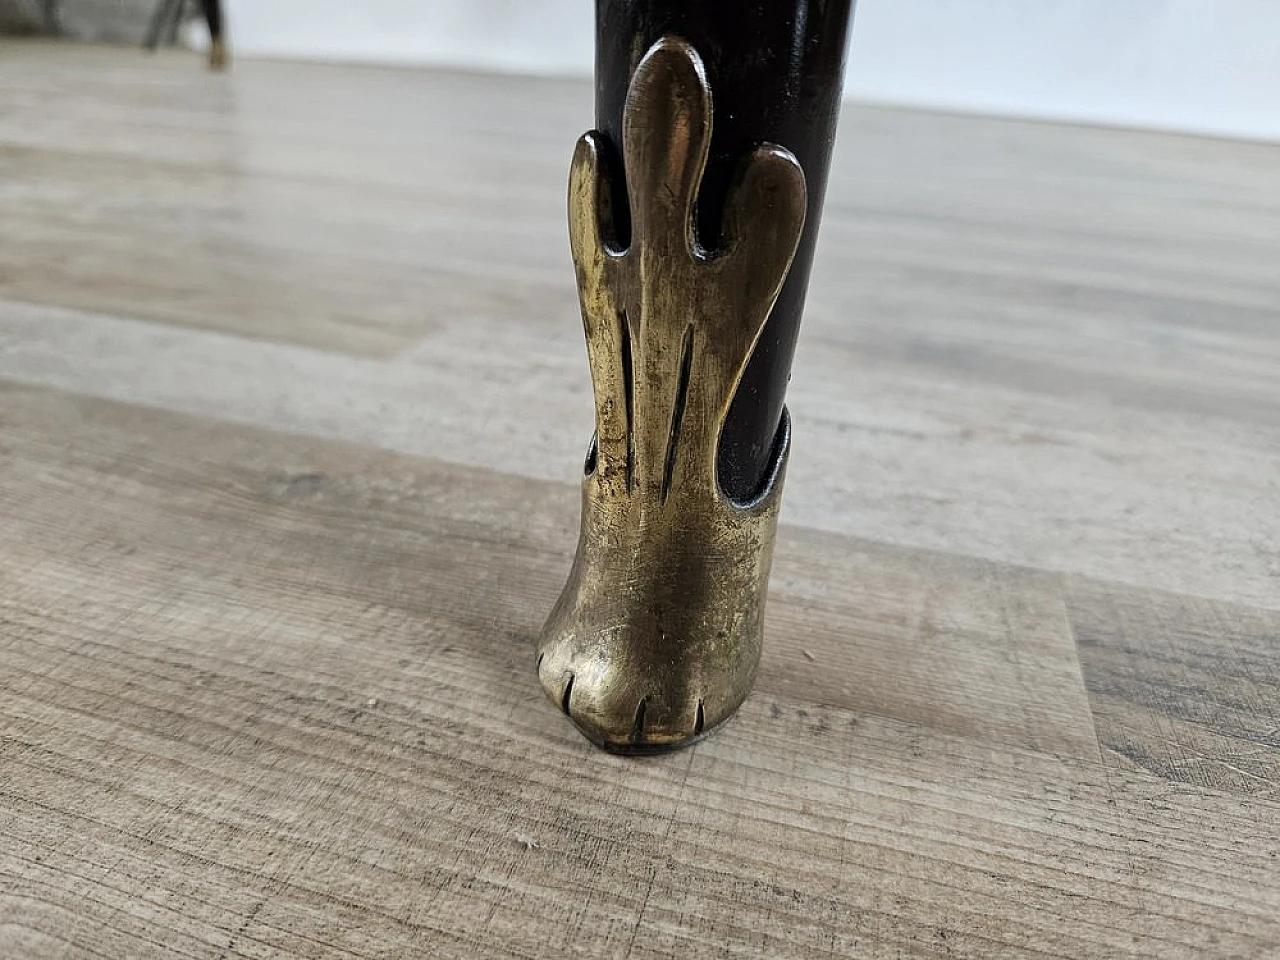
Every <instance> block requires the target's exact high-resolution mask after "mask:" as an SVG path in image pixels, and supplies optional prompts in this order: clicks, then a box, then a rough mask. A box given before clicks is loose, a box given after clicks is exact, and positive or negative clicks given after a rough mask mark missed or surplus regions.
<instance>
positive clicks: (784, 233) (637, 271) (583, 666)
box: [538, 37, 805, 752]
mask: <svg viewBox="0 0 1280 960" xmlns="http://www.w3.org/2000/svg"><path fill="white" fill-rule="evenodd" d="M711 120H712V108H711V91H710V90H709V88H708V85H707V80H706V75H705V72H704V70H703V66H702V62H701V60H700V59H699V57H698V54H697V53H696V52H695V51H694V50H693V48H692V47H691V46H690V45H689V44H688V43H687V42H685V41H684V40H681V39H678V38H674V37H667V38H664V39H662V40H660V41H659V42H658V43H656V44H654V46H653V47H652V48H651V49H650V50H649V52H648V53H647V54H646V55H645V57H644V59H643V60H642V61H641V63H640V65H639V67H638V68H637V69H636V72H635V76H634V77H633V79H632V81H631V86H630V89H629V91H628V97H627V106H626V111H625V113H624V117H623V154H624V162H625V171H626V181H627V182H626V188H627V196H628V200H629V203H630V224H631V230H630V233H631V236H630V238H629V242H627V241H626V240H625V239H624V238H621V237H619V235H618V229H617V227H618V223H619V222H620V221H621V222H625V221H623V220H622V218H617V219H615V217H614V215H613V210H612V204H613V202H614V199H613V198H614V197H615V193H614V191H613V180H614V179H616V177H617V174H616V173H615V172H614V171H612V170H611V167H613V166H614V161H613V158H612V157H611V156H610V155H609V147H608V143H607V141H605V140H604V138H603V137H601V136H600V135H599V134H596V133H588V134H586V135H585V136H583V137H582V139H581V140H580V141H579V142H578V147H577V150H576V152H575V154H574V159H573V166H572V170H571V173H570V182H569V221H570V236H571V244H572V247H573V257H574V262H575V265H576V267H577V273H578V288H579V295H580V299H581V303H582V315H583V323H584V326H585V329H586V337H587V351H588V355H589V359H590V364H591V373H592V380H593V383H594V389H595V405H596V437H595V439H594V441H593V443H592V446H591V452H590V453H589V455H588V457H587V465H586V474H587V475H586V478H585V480H584V483H583V498H582V530H581V536H580V539H579V542H578V553H577V557H576V559H575V560H574V565H573V570H572V572H571V573H570V575H569V580H568V583H567V584H566V585H565V588H564V592H563V593H562V594H561V596H560V600H559V602H558V603H557V604H556V606H555V609H554V610H553V611H552V613H551V616H550V618H549V619H548V621H547V624H546V626H545V627H544V629H543V633H542V636H541V639H540V643H539V650H538V675H539V679H540V680H541V683H542V687H543V689H544V690H545V691H546V693H547V696H548V697H550V698H551V700H552V701H553V702H555V703H556V704H557V705H558V706H559V707H560V708H561V709H562V710H563V711H564V712H565V713H566V714H567V715H568V716H569V718H570V719H571V720H572V721H573V722H574V723H575V724H576V725H577V727H578V728H579V729H580V730H581V731H582V732H583V733H584V734H585V735H586V736H587V737H588V738H589V739H590V740H592V741H593V742H594V743H596V744H598V745H600V746H602V747H605V748H606V749H610V750H615V751H620V752H652V751H655V750H662V749H667V748H671V747H677V746H681V745H683V744H687V743H689V742H691V741H693V740H694V739H696V738H697V737H699V736H700V735H702V734H703V733H706V732H707V731H709V730H711V729H712V728H713V727H715V726H716V725H717V724H719V723H721V722H723V721H724V720H726V719H728V718H729V717H730V716H732V715H733V713H734V712H735V711H736V710H737V708H738V707H739V705H740V704H741V703H742V701H743V700H744V699H745V698H746V696H747V693H748V692H749V691H750V689H751V686H752V683H753V682H754V679H755V674H756V668H757V665H758V663H759V659H760V645H761V633H762V629H761V628H762V620H763V614H764V605H765V594H766V590H767V587H768V578H769V566H770V562H771V560H772V554H773V540H774V531H775V529H776V525H777V514H778V505H779V500H780V497H781V492H782V480H783V473H784V471H785V466H786V460H787V453H788V449H789V440H790V426H789V423H788V420H787V417H786V415H785V413H784V415H783V418H782V422H781V423H780V425H779V428H778V434H777V437H776V440H775V443H774V451H773V457H772V460H771V467H770V469H769V471H768V473H767V475H766V476H765V477H764V478H763V479H762V481H761V483H760V486H759V489H758V490H757V492H756V494H755V495H754V496H753V497H752V498H751V500H750V502H746V503H739V502H734V501H731V500H729V499H728V498H727V497H726V496H725V495H724V492H723V491H722V490H721V488H720V485H719V482H718V480H717V470H716V453H717V447H718V443H719V438H720V432H721V429H722V428H723V425H724V421H725V417H726V416H727V415H728V411H729V405H730V403H731V402H732V400H733V397H734V393H735V391H736V389H737V386H738V382H739V380H740V379H741V376H742V372H743V370H744V368H745V367H746V364H747V361H748V360H749V359H750V357H751V353H752V351H753V350H754V349H755V344H756V341H757V339H758V338H759V335H760V331H761V329H762V328H763V326H764V323H765V320H766V319H767V317H768V315H769V311H770V309H771V308H772V306H773V303H774V301H775V300H776V299H777V296H778V291H779V290H780V289H781V286H782V282H783V280H784V279H785V277H786V274H787V270H788V268H789V267H790V264H791V260H792V257H793V256H794V254H795V249H796V245H797V243H798V241H799V238H800V233H801V230H802V228H803V226H804V214H805V184H804V174H803V172H802V171H801V169H800V166H799V164H798V163H797V162H796V160H795V158H794V157H793V156H792V155H791V154H790V152H788V151H787V150H785V149H783V148H781V147H778V146H775V145H773V144H763V145H761V146H758V147H757V148H756V149H755V150H754V151H752V153H751V154H750V155H749V156H748V157H746V158H745V159H744V161H743V163H742V164H741V166H740V168H739V171H738V175H737V177H736V179H735V181H734V184H733V186H732V188H731V189H730V191H729V194H728V197H727V200H726V203H725V210H724V215H723V225H722V230H721V233H722V239H721V240H720V242H719V243H717V244H715V245H714V247H713V248H711V249H709V248H708V247H706V246H704V245H703V244H702V242H701V240H700V238H699V237H698V236H697V234H696V230H695V227H694V210H695V204H696V199H697V195H698V188H699V184H700V182H701V178H702V173H703V169H704V167H705V165H706V158H707V151H708V148H709V145H710V140H711ZM624 242H626V243H627V245H626V246H625V248H624V247H623V246H622V244H623V243H624Z"/></svg>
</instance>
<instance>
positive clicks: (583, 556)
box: [538, 412, 790, 753]
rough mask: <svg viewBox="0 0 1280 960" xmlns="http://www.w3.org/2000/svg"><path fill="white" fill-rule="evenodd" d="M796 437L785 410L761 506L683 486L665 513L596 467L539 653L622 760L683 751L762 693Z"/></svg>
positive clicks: (590, 731) (584, 722)
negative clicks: (613, 492)
mask: <svg viewBox="0 0 1280 960" xmlns="http://www.w3.org/2000/svg"><path fill="white" fill-rule="evenodd" d="M789 434H790V424H789V422H788V419H787V417H786V414H785V412H784V414H783V420H782V423H781V425H780V427H779V431H778V437H777V440H776V442H775V451H774V457H773V467H772V470H771V472H770V475H769V477H768V478H767V480H766V481H765V483H764V485H763V488H762V490H761V492H760V495H759V496H758V498H757V499H756V500H755V501H754V502H752V503H750V504H741V505H739V504H735V503H732V502H730V501H729V500H727V499H725V498H724V497H723V496H722V495H720V494H719V492H718V491H717V490H712V489H710V488H703V489H687V488H686V489H682V497H681V499H680V500H678V501H677V500H672V499H670V498H668V500H667V503H666V506H667V507H669V508H670V509H668V510H666V511H664V510H663V509H662V506H663V505H662V504H660V503H646V502H645V501H644V500H642V499H638V498H635V497H629V498H614V497H611V496H610V492H609V487H608V484H607V482H605V481H603V480H602V478H601V476H600V472H599V460H598V457H597V458H596V464H595V467H596V469H595V470H594V471H593V472H592V473H591V474H590V475H589V476H588V477H587V479H586V484H585V490H584V494H583V530H582V537H581V540H580V542H579V545H578V554H577V557H576V559H575V561H574V565H573V570H572V572H571V573H570V575H569V581H568V584H567V585H566V587H565V590H564V593H563V594H562V595H561V598H560V602H559V603H558V604H557V605H556V607H555V609H554V610H553V611H552V613H551V617H550V618H549V619H548V621H547V625H546V627H545V628H544V630H543V634H542V642H541V644H540V645H539V650H538V678H539V680H540V681H541V682H542V689H543V690H544V691H545V692H546V694H547V696H548V697H549V698H550V699H551V700H552V702H553V703H556V704H557V705H559V707H560V709H561V710H563V711H564V712H565V714H566V715H568V717H569V719H570V720H572V721H573V722H574V724H575V725H576V726H577V727H578V729H579V730H581V731H582V733H583V734H584V735H585V736H586V737H587V739H589V740H590V741H591V742H593V743H595V744H597V745H598V746H601V747H604V748H605V749H607V750H613V751H616V752H623V753H649V752H656V751H659V750H666V749H671V748H674V747H680V746H684V745H685V744H688V743H691V742H693V741H694V740H696V739H697V738H698V737H700V736H702V734H704V733H706V732H708V731H709V730H711V729H712V728H714V727H716V726H717V725H718V724H720V723H722V722H724V721H725V720H727V719H729V717H731V716H732V715H733V714H734V712H735V711H736V710H737V709H738V707H739V706H740V705H741V704H742V701H743V700H744V699H745V698H746V696H747V694H748V693H749V692H750V690H751V686H752V684H753V682H754V681H755V675H756V667H757V666H758V664H759V662H760V647H761V637H762V627H763V617H764V606H765V594H766V591H767V589H768V583H769V566H770V562H771V560H772V557H773V539H774V532H775V530H776V528H777V520H778V505H779V500H780V498H781V493H782V479H783V472H784V470H785V469H786V460H787V453H788V450H789V446H790V435H789ZM704 494H705V495H704Z"/></svg>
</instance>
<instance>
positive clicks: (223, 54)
mask: <svg viewBox="0 0 1280 960" xmlns="http://www.w3.org/2000/svg"><path fill="white" fill-rule="evenodd" d="M229 62H230V57H228V56H227V45H226V44H225V43H224V42H223V41H221V40H214V41H213V42H212V43H210V44H209V69H210V70H225V69H227V65H228V63H229Z"/></svg>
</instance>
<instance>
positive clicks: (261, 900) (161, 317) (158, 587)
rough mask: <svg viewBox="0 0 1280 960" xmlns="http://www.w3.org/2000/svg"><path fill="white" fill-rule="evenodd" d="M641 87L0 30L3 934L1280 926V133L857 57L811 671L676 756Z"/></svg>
mask: <svg viewBox="0 0 1280 960" xmlns="http://www.w3.org/2000/svg"><path fill="white" fill-rule="evenodd" d="M589 118H590V90H589V87H588V85H586V84H584V83H579V82H557V81H545V80H528V79H518V78H499V77H489V76H481V75H464V74H455V73H431V72H415V71H398V70H383V69H373V68H352V67H336V66H305V65H287V64H273V63H254V62H248V61H245V62H239V63H237V64H236V65H235V69H234V71H233V72H232V73H231V74H230V75H229V76H226V77H217V76H211V75H208V74H206V73H204V72H202V71H201V70H200V69H199V65H198V63H197V61H196V59H195V58H194V57H193V56H191V55H183V54H177V53H171V54H161V55H160V56H158V57H155V58H151V59H147V58H144V57H142V56H140V55H137V54H135V53H134V52H133V51H131V50H109V49H101V50H99V49H77V48H74V47H61V46H53V45H47V44H13V43H9V44H6V45H5V46H4V47H3V48H2V49H0V956H2V957H5V958H49V957H104V958H109V960H119V958H123V957H174V956H177V957H202V958H203V957H209V958H212V957H232V956H235V957H241V956H243V957H319V956H326V957H328V956H333V957H363V958H373V957H444V958H448V957H458V958H464V957H465V958H471V957H529V958H534V957H537V958H542V957H562V956H583V957H618V958H626V957H665V956H684V957H735V958H739V957H762V958H763V957H768V958H778V957H828V956H848V957H939V958H942V957H949V958H956V957H972V958H990V957H996V956H1035V957H1062V958H1072V960H1079V958H1093V957H1098V958H1104V957H1106V958H1110V957H1121V956H1134V957H1157V956H1158V957H1161V958H1177V957H1186V958H1207V957H1241V958H1265V957H1275V956H1280V146H1267V145H1260V144H1245V143H1231V142H1225V141H1212V140H1201V139H1194V138H1188V137H1177V136H1164V135H1157V134H1150V133H1135V132H1126V131H1119V130H1102V129H1093V128H1086V127H1069V126H1058V125H1047V124H1036V123H1023V122H1013V121H999V120H991V119H981V118H971V117H960V116H947V115H934V114H928V113H919V112H906V111H898V110H890V109H873V108H870V107H857V106H851V107H849V108H848V109H847V111H846V113H845V116H844V119H843V129H842V132H841V138H840V143H839V146H838V149H837V155H836V159H835V167H834V171H833V174H832V178H831V188H830V196H829V200H828V203H827V212H826V217H825V222H824V223H823V228H822V239H821V243H820V252H819V256H818V261H817V264H816V267H815V271H814V279H813V285H812V290H811V295H810V305H809V309H808V314H807V320H806V327H805V331H804V335H803V338H802V339H803V343H802V346H801V350H800V355H799V358H798V361H797V366H796V371H795V379H794V384H793V387H792V391H791V407H792V411H793V415H794V419H795V452H794V458H793V461H792V467H791V472H790V477H789V480H788V490H787V505H786V508H785V510H784V517H783V521H784V526H783V529H782V530H781V532H780V535H779V541H778V551H777V559H776V563H775V575H774V582H773V594H772V600H771V606H770V615H769V624H768V632H769V637H768V644H767V652H766V655H765V661H764V664H763V667H762V672H761V676H760V681H759V684H758V686H757V689H756V692H755V693H754V695H753V696H752V697H751V699H750V700H749V701H748V703H747V705H746V706H745V708H744V709H743V711H742V713H741V714H740V716H739V717H738V718H737V719H736V720H735V721H733V722H732V723H731V724H729V725H728V726H727V727H725V728H724V729H723V730H721V731H719V732H717V733H716V734H715V735H714V736H713V737H711V738H710V739H708V740H707V741H705V742H704V743H702V744H700V745H699V746H697V747H696V748H694V749H691V750H688V751H685V752H683V753H680V754H677V755H674V756H669V757H664V758H659V759H648V760H626V759H619V758H616V757H611V756H606V755H604V754H602V753H599V752H597V751H596V750H594V749H593V748H592V747H590V746H589V745H588V744H587V743H586V742H585V741H584V740H582V739H581V738H580V737H579V736H578V735H577V734H576V733H575V732H574V731H573V730H572V729H571V728H570V726H569V725H568V724H567V723H566V721H565V719H564V717H563V716H561V715H560V714H559V713H558V711H557V710H556V709H555V708H554V707H553V706H552V705H550V704H548V703H546V702H545V701H544V700H543V698H542V694H541V693H540V691H539V689H538V686H537V683H536V679H535V676H534V673H533V655H532V647H531V643H532V639H531V638H532V636H533V635H534V633H535V632H536V630H537V629H538V627H539V625H540V622H541V620H542V618H543V616H544V615H545V614H546V612H547V611H548V609H549V608H550V606H551V603H552V601H553V599H554V597H555V595H556V593H557V590H558V588H559V586H560V584H561V583H562V581H563V578H564V576H565V574H566V572H567V570H568V564H569V560H570V556H571V552H572V549H573V545H574V540H575V536H576V525H577V509H578V493H577V488H576V475H577V473H578V471H579V469H580V464H581V458H582V452H583V449H584V447H585V444H586V441H587V438H588V436H589V435H590V432H591V405H590V392H589V390H590V388H589V381H588V375H587V368H586V360H585V353H584V348H583V344H582V340H581V333H580V326H579V321H578V318H577V310H576V302H575V294H574V290H573V283H572V276H573V274H572V269H571V266H570V264H569V261H568V253H567V241H566V235H565V225H564V211H563V206H564V200H563V194H564V184H565V178H566V172H567V168H568V159H569V154H570V151H571V147H572V143H573V140H574V138H575V137H576V136H577V134H578V133H579V132H581V130H583V129H585V128H586V127H587V126H588V125H589Z"/></svg>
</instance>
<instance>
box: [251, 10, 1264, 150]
mask: <svg viewBox="0 0 1280 960" xmlns="http://www.w3.org/2000/svg"><path fill="white" fill-rule="evenodd" d="M227 5H228V8H229V9H228V21H229V26H230V29H231V34H232V40H233V42H234V43H235V45H236V47H237V48H238V50H239V52H240V54H241V55H255V54H257V55H265V56H286V57H303V58H308V59H310V58H333V59H343V60H366V61H374V62H389V63H412V64H436V65H447V66H463V67H473V68H482V69H496V70H505V71H517V72H533V73H556V74H559V73H568V74H584V75H585V74H588V73H589V72H590V70H591V59H592V58H591V44H592V2H591V0H360V2H358V3H356V2H351V0H227ZM846 90H847V93H848V95H849V96H851V97H854V98H858V99H866V100H876V101H882V102H889V103H905V104H913V105H918V106H926V107H938V108H945V109H957V110H967V111H977V112H991V113H1008V114H1014V115H1023V116H1042V117H1051V118H1058V119H1067V120H1085V121H1096V122H1102V123H1116V124H1132V125H1137V126H1148V127H1160V128H1170V129H1179V130H1189V131H1195V132H1204V133H1213V134H1222V135H1227V136H1242V137H1252V138H1259V139H1273V140H1280V0H860V2H859V4H858V11H857V15H856V17H855V24H854V32H853V48H852V52H851V55H850V73H849V79H848V83H847V84H846Z"/></svg>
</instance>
